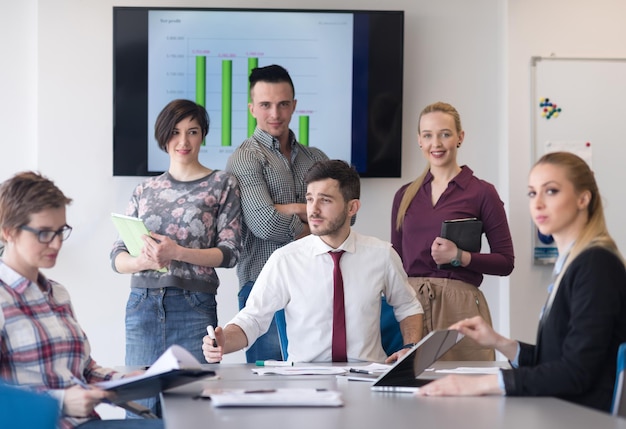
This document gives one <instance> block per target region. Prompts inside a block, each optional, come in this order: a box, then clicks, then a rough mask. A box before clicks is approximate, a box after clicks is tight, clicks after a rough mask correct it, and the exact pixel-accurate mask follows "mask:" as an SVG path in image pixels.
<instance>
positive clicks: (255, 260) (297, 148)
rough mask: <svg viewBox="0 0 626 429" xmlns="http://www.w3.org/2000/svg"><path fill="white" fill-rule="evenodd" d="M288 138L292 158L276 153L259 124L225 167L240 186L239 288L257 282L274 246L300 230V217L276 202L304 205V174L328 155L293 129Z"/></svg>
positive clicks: (276, 146)
mask: <svg viewBox="0 0 626 429" xmlns="http://www.w3.org/2000/svg"><path fill="white" fill-rule="evenodd" d="M289 141H290V143H291V160H288V159H286V158H285V157H284V156H283V155H282V154H281V153H280V143H279V142H278V140H277V139H275V138H273V137H272V136H271V135H270V134H268V133H266V132H265V131H262V130H261V129H259V128H258V127H257V128H256V130H254V134H253V135H252V137H250V138H249V139H246V140H244V142H243V143H242V144H241V145H240V146H239V147H238V148H237V149H236V150H235V152H233V154H232V155H231V156H230V158H229V159H228V164H227V166H226V170H227V171H229V172H231V173H233V174H234V175H235V176H236V177H237V180H238V181H239V187H240V190H241V209H242V212H243V222H242V228H241V234H242V237H243V249H242V252H241V258H240V259H239V264H237V275H238V277H239V286H240V287H242V286H243V285H244V284H246V283H247V282H249V281H255V280H256V278H257V277H258V276H259V273H260V272H261V269H262V268H263V265H265V262H266V261H267V258H269V257H270V255H271V254H272V253H273V252H274V250H276V249H278V248H279V247H282V246H284V245H285V244H287V243H290V242H292V241H293V240H294V239H295V238H296V237H297V236H298V235H299V234H300V233H301V232H302V229H303V224H302V221H301V220H300V218H299V217H298V216H297V215H292V216H287V215H283V214H281V213H278V211H277V210H276V209H275V208H274V204H292V203H305V202H306V199H305V197H306V183H304V176H305V175H306V173H307V171H308V170H309V168H311V166H312V165H313V164H315V162H317V161H324V160H327V159H328V157H327V156H326V155H325V154H324V152H322V151H321V150H319V149H317V148H314V147H307V146H303V145H301V144H300V143H298V142H297V141H296V137H295V135H294V133H293V132H292V131H291V130H290V131H289Z"/></svg>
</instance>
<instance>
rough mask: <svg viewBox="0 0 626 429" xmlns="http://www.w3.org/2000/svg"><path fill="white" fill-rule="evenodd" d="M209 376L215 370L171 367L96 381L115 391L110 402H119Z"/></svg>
mask: <svg viewBox="0 0 626 429" xmlns="http://www.w3.org/2000/svg"><path fill="white" fill-rule="evenodd" d="M210 376H215V371H212V370H208V369H172V370H171V371H168V372H164V373H161V374H155V375H151V376H149V377H145V376H138V377H128V378H125V379H124V378H123V379H121V380H116V381H119V382H120V383H112V382H102V383H98V385H100V387H102V388H103V389H104V390H108V391H111V392H115V394H116V396H115V399H114V400H113V401H111V402H113V403H114V404H121V403H124V402H128V401H133V400H135V399H142V398H150V397H152V396H158V395H159V393H161V392H163V391H164V390H167V389H172V388H174V387H178V386H182V385H184V384H188V383H191V382H194V381H197V380H200V379H202V378H205V377H210Z"/></svg>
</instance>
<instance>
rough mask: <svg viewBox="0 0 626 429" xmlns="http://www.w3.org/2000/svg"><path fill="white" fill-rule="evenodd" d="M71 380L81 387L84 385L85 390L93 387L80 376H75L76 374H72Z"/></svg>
mask: <svg viewBox="0 0 626 429" xmlns="http://www.w3.org/2000/svg"><path fill="white" fill-rule="evenodd" d="M70 380H71V381H72V383H74V384H78V385H79V386H80V387H82V388H83V389H85V390H91V387H90V386H89V385H88V384H87V383H85V382H84V381H83V380H81V379H80V378H78V377H75V376H74V375H70Z"/></svg>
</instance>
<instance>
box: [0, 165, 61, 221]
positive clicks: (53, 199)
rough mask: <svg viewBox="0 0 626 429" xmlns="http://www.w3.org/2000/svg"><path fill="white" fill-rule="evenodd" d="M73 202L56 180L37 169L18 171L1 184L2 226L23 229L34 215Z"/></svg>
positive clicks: (0, 210) (0, 217) (0, 206)
mask: <svg viewBox="0 0 626 429" xmlns="http://www.w3.org/2000/svg"><path fill="white" fill-rule="evenodd" d="M71 202H72V199H71V198H68V197H66V196H65V195H64V194H63V192H61V190H60V189H59V188H58V187H57V186H56V185H55V184H54V182H52V180H50V179H48V178H46V177H44V176H42V175H41V174H40V173H36V172H33V171H24V172H21V173H17V174H16V175H15V176H13V177H12V178H10V179H7V180H5V181H4V182H3V183H2V184H1V185H0V228H8V229H12V228H19V227H20V226H22V225H26V224H28V222H30V216H31V215H33V214H35V213H39V212H42V211H43V210H46V209H51V208H53V209H57V208H60V207H65V206H66V205H68V204H70V203H71Z"/></svg>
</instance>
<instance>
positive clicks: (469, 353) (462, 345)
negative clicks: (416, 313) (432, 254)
mask: <svg viewBox="0 0 626 429" xmlns="http://www.w3.org/2000/svg"><path fill="white" fill-rule="evenodd" d="M409 283H410V284H411V286H412V287H413V289H414V290H415V293H416V294H417V298H418V299H419V302H420V303H421V304H422V307H423V308H424V335H426V334H428V333H429V332H430V331H433V330H436V329H447V328H448V327H449V326H450V325H452V324H453V323H455V322H458V321H459V320H461V319H467V318H469V317H474V316H482V318H483V319H485V321H486V322H487V323H489V325H491V314H490V312H489V306H488V305H487V300H486V299H485V295H483V293H482V292H481V291H480V289H479V288H477V287H476V286H474V285H471V284H469V283H465V282H462V281H460V280H451V279H445V278H444V279H441V278H435V277H409ZM439 360H446V361H451V360H458V361H468V360H473V361H492V360H495V351H494V350H493V349H486V348H484V347H481V346H479V345H478V344H477V343H476V342H475V341H474V340H472V339H470V338H467V337H465V338H463V339H462V340H461V341H460V342H459V343H458V344H457V345H456V346H454V347H453V348H452V349H450V350H449V351H448V352H447V353H446V354H444V355H443V356H442V357H441V359H439Z"/></svg>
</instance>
